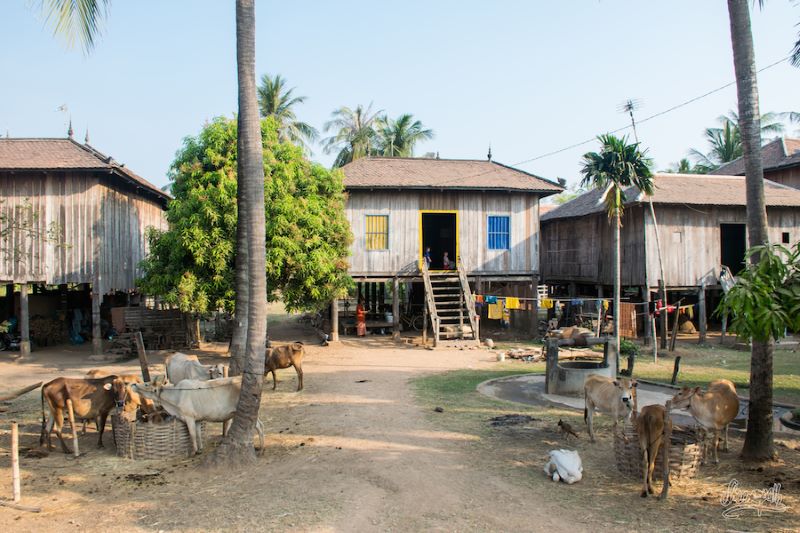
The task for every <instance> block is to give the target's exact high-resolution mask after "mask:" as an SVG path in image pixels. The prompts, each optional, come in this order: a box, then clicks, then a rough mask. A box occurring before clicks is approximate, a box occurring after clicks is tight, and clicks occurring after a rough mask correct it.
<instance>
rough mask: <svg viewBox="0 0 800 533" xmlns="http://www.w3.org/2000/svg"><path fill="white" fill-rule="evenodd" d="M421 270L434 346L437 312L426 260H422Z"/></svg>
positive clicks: (437, 342)
mask: <svg viewBox="0 0 800 533" xmlns="http://www.w3.org/2000/svg"><path fill="white" fill-rule="evenodd" d="M421 270H422V281H423V282H424V283H425V304H426V305H427V307H428V314H429V315H430V317H431V322H432V325H433V346H434V347H436V346H437V345H438V344H439V329H440V328H439V314H438V313H437V312H436V301H435V300H434V299H433V284H432V283H431V274H430V271H429V270H428V264H427V262H425V261H423V262H422V265H421Z"/></svg>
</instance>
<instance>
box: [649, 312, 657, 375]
mask: <svg viewBox="0 0 800 533" xmlns="http://www.w3.org/2000/svg"><path fill="white" fill-rule="evenodd" d="M649 321H650V330H651V331H653V332H655V331H656V316H655V315H653V316H651V317H650V318H649ZM652 345H653V362H654V363H658V343H657V342H656V339H655V337H654V338H653V342H652Z"/></svg>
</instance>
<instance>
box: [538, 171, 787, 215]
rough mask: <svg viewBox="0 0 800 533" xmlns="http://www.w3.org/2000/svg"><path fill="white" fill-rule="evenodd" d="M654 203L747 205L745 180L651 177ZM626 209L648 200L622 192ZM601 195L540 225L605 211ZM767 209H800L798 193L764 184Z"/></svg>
mask: <svg viewBox="0 0 800 533" xmlns="http://www.w3.org/2000/svg"><path fill="white" fill-rule="evenodd" d="M653 178H654V191H653V203H656V204H684V205H746V198H745V183H744V176H711V175H702V174H666V173H665V174H654V175H653ZM624 192H625V197H626V201H625V205H630V204H635V203H639V202H643V201H646V200H647V197H646V196H644V195H643V194H641V193H640V192H639V191H638V190H636V189H634V188H633V187H631V188H629V189H626V190H625V191H624ZM602 196H603V191H600V190H597V189H593V190H591V191H589V192H586V193H584V194H582V195H580V196H578V197H577V198H575V199H574V200H572V201H569V202H567V203H565V204H564V205H561V206H559V207H557V208H556V209H554V210H552V211H550V212H549V213H546V214H545V215H543V216H542V221H543V222H544V221H547V220H555V219H558V218H570V217H579V216H584V215H589V214H594V213H601V212H604V211H605V205H604V204H603V201H602ZM764 196H765V198H766V202H767V205H768V206H800V190H798V189H794V188H792V187H787V186H786V185H781V184H779V183H775V182H773V181H769V180H764Z"/></svg>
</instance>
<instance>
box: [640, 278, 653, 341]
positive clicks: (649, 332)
mask: <svg viewBox="0 0 800 533" xmlns="http://www.w3.org/2000/svg"><path fill="white" fill-rule="evenodd" d="M642 301H643V302H644V304H645V306H644V308H645V309H644V316H645V319H644V345H645V346H650V343H651V342H652V341H653V329H652V321H651V320H650V287H648V286H646V285H642Z"/></svg>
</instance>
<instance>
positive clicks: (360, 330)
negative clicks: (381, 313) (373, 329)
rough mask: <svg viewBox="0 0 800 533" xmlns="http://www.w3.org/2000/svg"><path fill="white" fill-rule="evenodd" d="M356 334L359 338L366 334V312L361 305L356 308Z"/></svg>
mask: <svg viewBox="0 0 800 533" xmlns="http://www.w3.org/2000/svg"><path fill="white" fill-rule="evenodd" d="M356 334H357V335H358V336H359V337H363V336H364V335H366V334H367V312H366V311H365V310H364V306H363V305H361V304H358V305H357V306H356Z"/></svg>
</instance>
